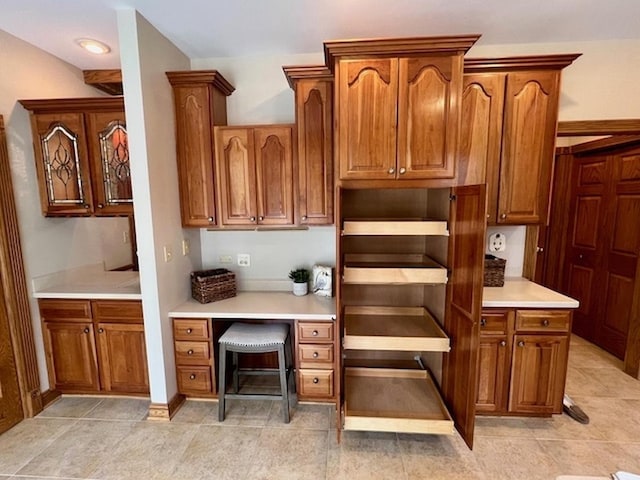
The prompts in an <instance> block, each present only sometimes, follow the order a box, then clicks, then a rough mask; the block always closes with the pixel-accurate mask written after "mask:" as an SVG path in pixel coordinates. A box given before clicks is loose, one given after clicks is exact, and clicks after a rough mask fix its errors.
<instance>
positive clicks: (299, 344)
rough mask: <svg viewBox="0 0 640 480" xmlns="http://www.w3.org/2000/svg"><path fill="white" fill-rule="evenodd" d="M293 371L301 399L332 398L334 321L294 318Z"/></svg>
mask: <svg viewBox="0 0 640 480" xmlns="http://www.w3.org/2000/svg"><path fill="white" fill-rule="evenodd" d="M296 333H297V335H296V348H295V350H296V371H297V387H298V395H299V397H300V399H302V400H307V399H308V400H333V398H334V391H335V389H334V374H333V373H334V364H335V354H334V352H335V345H334V339H335V328H334V322H332V321H329V322H310V321H299V320H298V321H296Z"/></svg>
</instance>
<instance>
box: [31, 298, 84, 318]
mask: <svg viewBox="0 0 640 480" xmlns="http://www.w3.org/2000/svg"><path fill="white" fill-rule="evenodd" d="M38 306H39V307H40V318H41V319H42V321H45V322H72V321H80V322H86V321H87V320H89V321H90V320H91V318H92V313H91V302H90V301H89V300H62V299H57V298H56V299H48V298H41V299H39V300H38Z"/></svg>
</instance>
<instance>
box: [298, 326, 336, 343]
mask: <svg viewBox="0 0 640 480" xmlns="http://www.w3.org/2000/svg"><path fill="white" fill-rule="evenodd" d="M298 342H333V322H298Z"/></svg>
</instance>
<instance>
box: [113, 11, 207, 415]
mask: <svg viewBox="0 0 640 480" xmlns="http://www.w3.org/2000/svg"><path fill="white" fill-rule="evenodd" d="M117 14H118V32H119V37H120V52H121V65H122V80H123V87H124V96H125V108H126V115H127V126H128V133H129V148H130V150H131V157H132V158H133V157H135V158H136V159H141V160H142V161H140V162H136V163H135V164H132V171H131V176H132V186H133V194H134V197H135V199H136V201H135V205H134V210H135V218H136V235H137V240H138V258H139V263H140V288H141V292H142V299H143V300H142V306H143V313H144V324H145V339H146V347H147V361H148V364H149V381H150V384H151V385H150V387H151V401H152V402H153V403H163V404H166V403H167V402H168V401H169V400H170V399H171V398H172V396H173V395H174V394H175V393H176V392H177V383H176V376H175V375H176V370H175V361H174V356H173V333H172V326H171V320H170V319H169V318H168V312H169V310H171V309H172V308H174V307H175V306H176V305H178V304H179V303H181V302H183V301H184V300H186V299H187V298H188V297H189V296H190V293H189V292H190V289H189V273H190V272H191V271H192V270H194V269H197V268H199V267H200V263H199V237H198V234H197V232H187V231H185V232H183V230H182V228H181V224H180V199H179V194H178V180H177V178H178V172H177V166H176V145H175V122H174V114H173V100H172V91H171V86H170V84H169V82H168V80H167V77H166V75H165V72H167V71H169V70H188V69H189V59H188V58H187V57H186V56H185V55H184V54H183V53H182V52H181V51H180V50H178V49H177V48H176V47H175V46H174V45H173V44H172V43H171V42H169V41H168V40H167V39H166V38H165V37H164V36H162V35H161V34H160V33H159V32H158V31H157V30H156V29H155V28H154V27H153V26H152V25H151V24H150V23H149V22H147V21H146V20H145V19H144V18H143V17H142V16H141V15H139V14H138V13H137V12H136V11H135V10H133V9H122V10H118V12H117ZM185 237H187V238H190V239H191V241H192V248H193V250H194V252H195V253H193V254H192V255H191V256H182V252H181V243H182V239H183V238H185ZM165 246H166V247H168V248H170V249H171V250H172V252H173V259H172V260H171V261H170V262H165V260H164V254H163V249H164V247H165Z"/></svg>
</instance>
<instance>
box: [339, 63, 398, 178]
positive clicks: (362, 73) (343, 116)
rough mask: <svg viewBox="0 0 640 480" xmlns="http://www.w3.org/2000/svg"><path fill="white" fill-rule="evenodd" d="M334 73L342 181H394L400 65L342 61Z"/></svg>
mask: <svg viewBox="0 0 640 480" xmlns="http://www.w3.org/2000/svg"><path fill="white" fill-rule="evenodd" d="M336 73H337V75H336V88H337V91H338V95H337V98H336V101H335V111H336V112H337V115H338V118H337V122H338V123H337V130H336V131H337V136H338V138H337V143H336V145H337V148H338V162H339V164H340V179H342V180H344V179H388V178H395V176H396V120H397V99H398V59H396V58H385V59H378V60H340V62H338V68H337V70H336Z"/></svg>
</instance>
